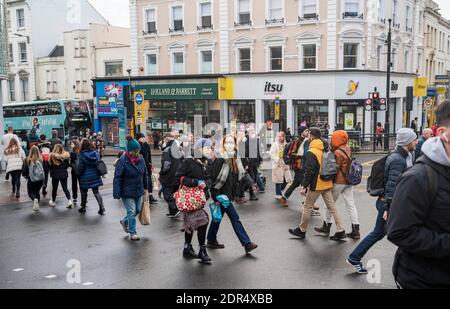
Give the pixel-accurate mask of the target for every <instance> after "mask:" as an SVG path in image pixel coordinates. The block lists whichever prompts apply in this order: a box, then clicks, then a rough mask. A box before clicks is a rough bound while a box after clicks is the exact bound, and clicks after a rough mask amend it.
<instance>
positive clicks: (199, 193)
mask: <svg viewBox="0 0 450 309" xmlns="http://www.w3.org/2000/svg"><path fill="white" fill-rule="evenodd" d="M183 178H184V177H182V178H181V181H180V182H181V183H183ZM173 196H174V197H175V203H176V205H177V208H178V210H179V211H181V212H194V211H196V210H198V209H202V208H203V207H205V205H206V196H205V192H204V191H203V190H202V189H200V188H198V187H196V188H190V187H186V186H183V185H182V186H181V187H180V189H179V190H178V191H177V192H175V194H174V195H173Z"/></svg>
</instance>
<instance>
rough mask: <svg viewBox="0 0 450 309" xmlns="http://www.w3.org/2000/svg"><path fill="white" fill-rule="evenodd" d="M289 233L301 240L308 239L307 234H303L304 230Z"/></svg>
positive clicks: (293, 230)
mask: <svg viewBox="0 0 450 309" xmlns="http://www.w3.org/2000/svg"><path fill="white" fill-rule="evenodd" d="M289 233H291V234H292V235H294V236H296V237H298V238H300V239H305V238H306V232H302V230H300V228H296V229H290V230H289Z"/></svg>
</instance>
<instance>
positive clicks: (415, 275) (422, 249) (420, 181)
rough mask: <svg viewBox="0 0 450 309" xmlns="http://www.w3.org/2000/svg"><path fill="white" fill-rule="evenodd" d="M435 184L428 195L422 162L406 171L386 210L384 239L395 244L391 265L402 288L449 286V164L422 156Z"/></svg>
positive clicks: (426, 179) (427, 183) (427, 179)
mask: <svg viewBox="0 0 450 309" xmlns="http://www.w3.org/2000/svg"><path fill="white" fill-rule="evenodd" d="M420 162H424V164H426V165H429V166H430V167H432V168H433V170H434V172H435V174H436V177H437V180H438V182H437V183H438V186H437V190H436V191H435V192H437V194H436V195H435V196H431V195H432V194H433V193H431V192H430V184H429V177H428V174H427V171H426V168H425V166H424V164H416V165H415V166H414V167H412V168H411V169H409V170H407V171H406V172H405V173H404V174H403V176H402V177H401V179H400V182H399V183H398V186H397V190H396V193H395V195H394V199H393V201H392V206H391V209H390V212H389V219H388V228H387V235H388V239H389V240H390V241H391V242H393V243H394V244H395V245H397V246H398V247H399V249H398V251H397V254H396V257H395V262H394V266H393V272H394V276H395V277H396V280H397V282H399V283H400V285H401V286H402V287H404V288H444V287H445V288H450V167H446V166H443V165H440V164H438V163H435V162H433V161H431V160H430V159H428V157H426V156H425V155H424V156H422V157H421V159H420V160H419V163H420Z"/></svg>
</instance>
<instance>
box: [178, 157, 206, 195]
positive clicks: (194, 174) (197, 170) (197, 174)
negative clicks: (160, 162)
mask: <svg viewBox="0 0 450 309" xmlns="http://www.w3.org/2000/svg"><path fill="white" fill-rule="evenodd" d="M199 160H200V159H194V158H188V159H185V160H184V161H183V163H181V165H180V168H179V169H178V171H177V173H176V177H177V178H178V179H179V181H180V183H181V184H182V185H183V186H186V187H189V188H196V187H198V184H199V182H200V181H203V182H204V183H205V184H206V188H205V190H204V191H205V196H206V199H209V191H208V188H209V187H210V186H211V176H210V174H209V173H210V168H209V164H210V163H211V162H209V161H208V160H205V159H203V161H202V163H200V162H199ZM181 180H183V181H182V182H181Z"/></svg>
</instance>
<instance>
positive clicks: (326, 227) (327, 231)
mask: <svg viewBox="0 0 450 309" xmlns="http://www.w3.org/2000/svg"><path fill="white" fill-rule="evenodd" d="M332 225H333V223H327V222H325V221H324V222H323V225H322V227H315V228H314V230H315V231H316V232H317V233H319V234H322V235H324V236H329V235H330V229H331V226H332Z"/></svg>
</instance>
